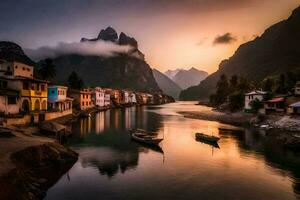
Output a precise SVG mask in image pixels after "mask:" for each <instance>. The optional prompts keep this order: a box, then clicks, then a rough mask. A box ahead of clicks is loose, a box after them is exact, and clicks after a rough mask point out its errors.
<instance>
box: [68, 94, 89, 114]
mask: <svg viewBox="0 0 300 200" xmlns="http://www.w3.org/2000/svg"><path fill="white" fill-rule="evenodd" d="M68 93H69V95H70V97H72V98H73V99H74V102H73V105H74V106H75V107H76V108H78V109H80V110H86V109H89V108H92V107H93V106H94V105H93V103H92V91H91V90H90V89H82V90H74V89H71V90H69V92H68Z"/></svg>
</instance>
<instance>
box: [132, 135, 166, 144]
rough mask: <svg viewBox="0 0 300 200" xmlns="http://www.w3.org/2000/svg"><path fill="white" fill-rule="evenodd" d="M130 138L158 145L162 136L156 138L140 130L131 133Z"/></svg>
mask: <svg viewBox="0 0 300 200" xmlns="http://www.w3.org/2000/svg"><path fill="white" fill-rule="evenodd" d="M131 137H132V139H134V140H135V141H138V142H142V143H145V144H150V145H158V144H159V143H160V142H161V141H163V139H162V138H157V137H155V136H152V135H148V134H145V133H140V132H135V133H132V134H131Z"/></svg>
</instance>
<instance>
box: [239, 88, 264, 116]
mask: <svg viewBox="0 0 300 200" xmlns="http://www.w3.org/2000/svg"><path fill="white" fill-rule="evenodd" d="M265 95H266V92H264V91H261V90H254V91H252V92H249V93H247V94H245V108H244V110H245V111H250V110H252V107H251V102H252V101H253V100H255V99H257V100H259V101H263V99H264V96H265Z"/></svg>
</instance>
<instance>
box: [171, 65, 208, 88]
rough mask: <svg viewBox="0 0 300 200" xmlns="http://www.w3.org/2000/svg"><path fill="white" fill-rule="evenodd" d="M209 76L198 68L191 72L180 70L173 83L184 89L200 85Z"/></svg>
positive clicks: (192, 69) (190, 70)
mask: <svg viewBox="0 0 300 200" xmlns="http://www.w3.org/2000/svg"><path fill="white" fill-rule="evenodd" d="M207 76H208V73H207V72H205V71H200V70H198V69H196V68H191V69H189V70H183V69H181V70H179V71H178V72H177V73H176V74H175V76H174V77H173V79H172V80H173V81H174V82H175V83H177V85H179V86H180V87H181V88H182V89H186V88H188V87H191V86H195V85H198V84H199V83H200V82H201V81H202V80H204V79H205V78H206V77H207Z"/></svg>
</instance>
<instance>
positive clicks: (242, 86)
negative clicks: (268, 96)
mask: <svg viewBox="0 0 300 200" xmlns="http://www.w3.org/2000/svg"><path fill="white" fill-rule="evenodd" d="M251 88H252V87H251V84H250V83H249V81H248V80H247V79H246V78H244V77H240V81H239V84H238V90H239V91H240V92H241V93H246V92H249V91H250V90H251Z"/></svg>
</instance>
